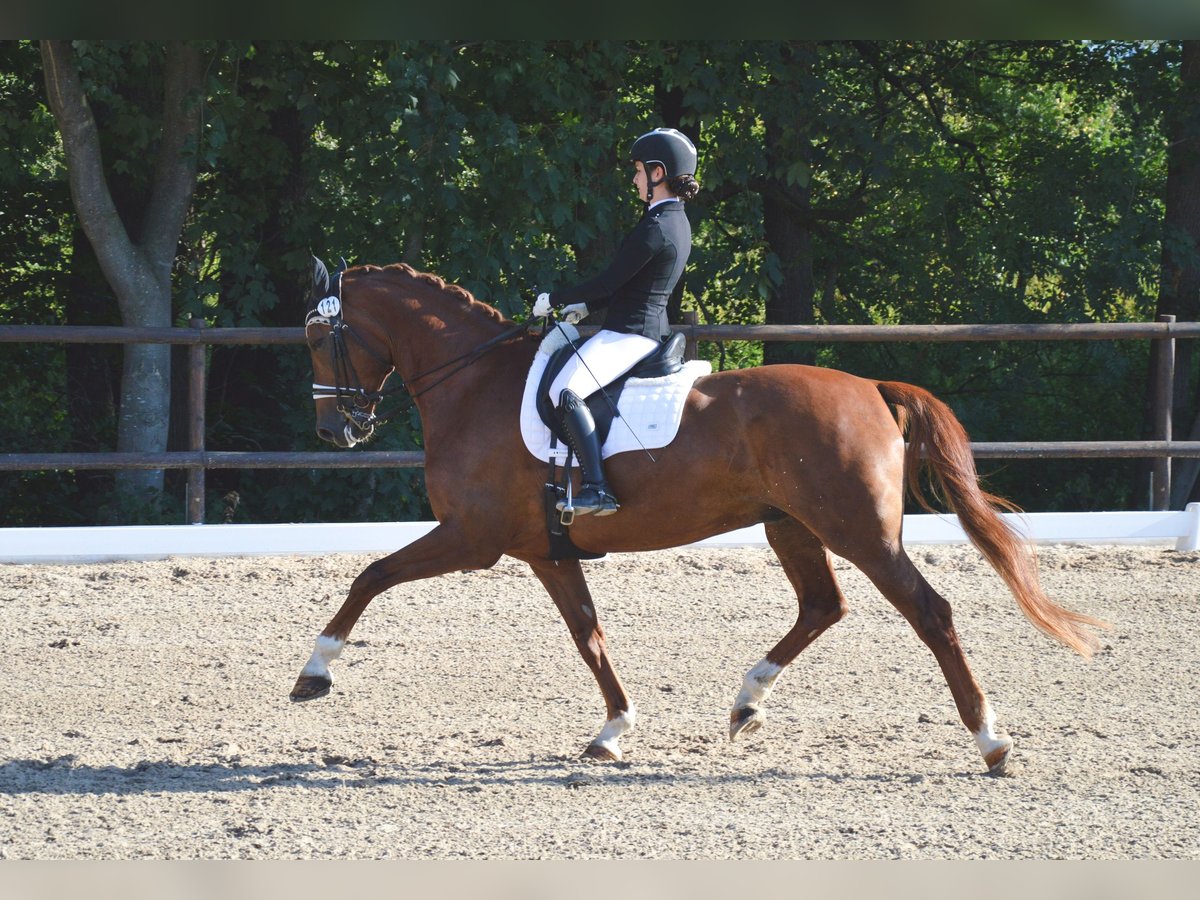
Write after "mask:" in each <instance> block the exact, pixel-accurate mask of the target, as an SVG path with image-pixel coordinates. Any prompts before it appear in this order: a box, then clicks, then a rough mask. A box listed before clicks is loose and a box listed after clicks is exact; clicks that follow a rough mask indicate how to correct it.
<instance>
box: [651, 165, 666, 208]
mask: <svg viewBox="0 0 1200 900" xmlns="http://www.w3.org/2000/svg"><path fill="white" fill-rule="evenodd" d="M655 166H656V167H657V168H660V169H662V170H663V172H664V173H665V172H666V171H667V170H666V167H664V166H661V165H658V163H655ZM666 180H667V176H666V175H665V174H664V175H663V177H662V178H660V179H658V181H651V180H650V170H649V169H646V205H647V206H649V205H650V204H651V203H653V202H654V189H655V188H656V187H658V186H659V185H660V184H662V183H663V182H664V181H666Z"/></svg>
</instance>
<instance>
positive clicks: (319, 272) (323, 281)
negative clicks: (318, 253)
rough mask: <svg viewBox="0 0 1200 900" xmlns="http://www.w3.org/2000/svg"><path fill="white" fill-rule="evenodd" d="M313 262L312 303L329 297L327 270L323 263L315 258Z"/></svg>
mask: <svg viewBox="0 0 1200 900" xmlns="http://www.w3.org/2000/svg"><path fill="white" fill-rule="evenodd" d="M312 261H313V284H312V302H314V303H315V302H316V301H318V300H324V299H325V298H326V297H328V296H329V270H328V269H327V268H325V263H323V262H321V260H319V259H317V258H316V257H315V256H314V257H313V258H312Z"/></svg>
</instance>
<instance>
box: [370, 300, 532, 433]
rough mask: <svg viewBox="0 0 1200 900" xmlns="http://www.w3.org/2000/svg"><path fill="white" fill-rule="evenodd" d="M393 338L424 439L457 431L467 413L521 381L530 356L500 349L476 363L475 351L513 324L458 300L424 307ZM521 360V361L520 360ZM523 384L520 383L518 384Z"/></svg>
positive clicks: (399, 364) (399, 367)
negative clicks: (446, 429) (507, 384)
mask: <svg viewBox="0 0 1200 900" xmlns="http://www.w3.org/2000/svg"><path fill="white" fill-rule="evenodd" d="M405 318H406V320H407V321H405V322H404V323H403V324H399V325H398V326H397V327H396V328H395V330H394V331H393V333H392V340H393V341H394V344H393V359H394V361H395V362H396V365H397V374H398V375H400V377H401V378H403V379H404V381H405V383H406V384H408V387H409V390H410V391H411V392H412V393H413V395H414V396H415V397H416V404H417V408H418V410H419V411H420V414H421V420H422V423H423V428H424V430H425V432H426V434H427V435H428V434H429V433H430V431H437V430H439V427H440V426H442V425H444V424H447V425H449V426H450V427H451V428H453V427H456V426H457V423H458V421H459V420H460V418H461V416H462V415H464V414H466V410H467V409H468V408H470V407H473V406H474V405H475V404H476V403H477V402H481V401H482V402H486V398H487V397H488V396H492V395H494V393H495V390H496V388H497V387H499V386H500V384H501V383H503V382H504V381H505V380H506V379H509V378H512V379H517V380H520V379H523V377H524V373H519V372H517V370H518V369H520V368H521V365H522V363H521V361H520V360H522V359H524V360H525V362H524V367H525V368H526V369H528V363H529V360H528V359H526V357H530V358H531V355H532V354H531V353H523V352H520V351H518V352H517V353H516V354H514V353H513V352H512V349H513V348H508V347H505V346H501V347H499V348H496V349H490V350H488V351H487V352H484V353H483V354H482V355H481V356H479V357H478V358H475V355H474V351H476V350H478V349H480V348H482V347H484V345H486V344H487V343H488V342H489V341H491V340H493V339H495V338H497V337H499V336H500V335H501V334H503V333H504V331H505V330H506V328H508V327H510V325H511V323H507V322H504V321H502V320H498V319H494V318H492V317H491V316H488V315H486V314H485V313H482V312H481V311H480V309H479V307H472V306H468V305H466V304H465V303H463V302H462V301H460V300H458V299H457V298H454V297H450V298H445V302H444V303H441V304H439V303H429V304H422V305H421V306H419V307H417V308H416V309H415V310H413V311H412V312H411V314H410V315H408V316H406V317H405ZM518 358H519V359H518ZM522 383H523V382H522Z"/></svg>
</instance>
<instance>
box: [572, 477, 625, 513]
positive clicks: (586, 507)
mask: <svg viewBox="0 0 1200 900" xmlns="http://www.w3.org/2000/svg"><path fill="white" fill-rule="evenodd" d="M572 505H573V506H574V507H575V515H577V516H588V515H594V516H611V515H612V514H613V513H615V512H616V511H617V510H618V509H620V508H621V504H619V503H618V502H617V498H616V497H614V496H613V495H612V493H610V492H609V491H608V490H607V489H606V486H601V485H598V484H588V483H586V482H585V483H584V485H583V486H582V487H581V488H580V489H579V493H578V494H576V495H575V497H574V499H573V500H572Z"/></svg>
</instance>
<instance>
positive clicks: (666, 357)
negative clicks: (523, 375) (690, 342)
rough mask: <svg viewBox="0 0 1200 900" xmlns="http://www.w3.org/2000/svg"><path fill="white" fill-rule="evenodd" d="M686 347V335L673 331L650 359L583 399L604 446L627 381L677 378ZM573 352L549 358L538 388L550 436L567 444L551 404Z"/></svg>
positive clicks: (566, 350) (561, 350) (562, 350)
mask: <svg viewBox="0 0 1200 900" xmlns="http://www.w3.org/2000/svg"><path fill="white" fill-rule="evenodd" d="M686 344H687V340H686V338H685V337H684V336H683V332H681V331H676V332H674V333H673V334H671V336H670V337H668V338H667V339H666V340H664V341H663V342H662V343H661V344H659V346H658V349H656V350H654V351H653V352H651V353H650V355H649V356H647V357H645V358H644V359H643V360H642V361H641V362H639V363H638V364H637V365H636V366H634V367H633V368H632V369H630V370H629V371H628V372H626V373H625V374H624V375H622V376H621V377H620V378H618V379H617V380H616V381H613V382H611V383H610V384H608V385H606V386H605V387H604V388H603V389H602V390H599V391H596V392H595V393H594V394H591V395H589V396H587V397H585V398H584V402H585V403H586V404H587V405H588V409H590V410H591V412H592V418H593V419H594V420H595V421H596V432H597V433H598V434H599V436H600V443H601V444H603V443H604V442H605V441H606V440H607V439H608V433H609V431H610V430H611V429H612V423H613V418H614V417H615V416H614V414H615V412H616V409H617V404H618V402H619V401H620V399H621V392H622V391H623V390H625V382H626V381H628V380H629V379H630V378H660V377H662V376H663V375H674V374H675V373H676V372H678V371H679V370H680V369H682V368H683V352H684V348H685V346H686ZM574 352H575V351H574V350H573V349H572V347H571V346H570V345H569V344H568V345H566V346H564V347H561V348H559V349H558V350H556V351H555V352H554V354H553V355H552V356H551V357H550V361H549V362H548V363H546V371H545V372H543V373H542V378H541V381H539V382H538V388H537V411H538V416H540V417H541V420H542V422H543V423H544V424H545V426H546V427H547V428H549V429H550V433H551V434H553V435H554V436H555V438H557V439H558V441H559V443H561V444H564V445H565V444H566V443H567V438H566V435H565V434H564V433H563V430H562V425H561V424H560V423H559V421H558V414H557V413H556V412H555V410H554V404H553V403H551V401H550V385H552V384H553V383H554V379H555V377H556V376H557V375H558V373H559V372H561V371H562V368H563V366H565V365H566V364H567V360H569V359H570V358H571V356H572V355H573V354H574ZM605 395H607V398H606V396H605Z"/></svg>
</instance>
